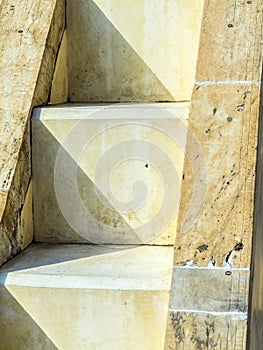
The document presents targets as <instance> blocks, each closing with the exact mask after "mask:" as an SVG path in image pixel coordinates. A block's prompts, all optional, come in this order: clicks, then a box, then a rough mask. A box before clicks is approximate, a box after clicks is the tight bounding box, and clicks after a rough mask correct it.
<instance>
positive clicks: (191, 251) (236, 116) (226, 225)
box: [166, 0, 263, 350]
mask: <svg viewBox="0 0 263 350" xmlns="http://www.w3.org/2000/svg"><path fill="white" fill-rule="evenodd" d="M262 13H263V5H262V2H261V1H245V2H244V1H240V0H238V1H234V0H233V1H232V0H231V1H216V0H210V1H208V0H207V1H205V4H204V15H203V22H202V30H201V37H200V48H199V58H198V64H197V74H196V82H195V85H194V90H193V94H192V100H191V108H190V116H189V129H190V130H191V132H192V133H194V134H195V135H196V137H197V139H198V140H199V142H200V145H201V148H202V151H203V155H204V157H205V159H206V164H203V166H206V167H207V172H208V179H207V180H208V184H207V193H205V192H203V188H204V186H203V184H202V182H204V181H205V180H206V179H201V181H200V183H194V179H193V175H192V172H191V166H190V165H189V163H188V162H187V161H186V162H185V168H184V180H183V184H182V198H181V205H180V212H179V222H178V231H177V237H176V244H175V253H174V265H175V267H174V278H175V279H174V283H173V288H175V285H176V290H177V291H178V290H181V291H182V293H181V294H180V293H174V292H173V290H172V293H171V300H170V313H169V321H168V330H167V337H166V349H183V348H184V349H215V348H218V349H219V348H220V349H221V348H224V349H231V350H232V349H245V348H246V333H247V315H248V289H249V276H250V264H251V243H252V232H253V213H254V193H255V165H256V155H257V145H258V123H259V116H260V113H259V102H260V84H261V71H262V68H261V66H262V21H263V18H262ZM190 148H191V143H190V139H189V142H188V144H187V147H186V149H187V150H188V152H189V150H190ZM198 162H199V160H198V157H196V159H194V160H193V162H192V164H191V165H192V166H193V164H195V163H196V164H197V163H198ZM259 169H260V168H259ZM193 186H194V188H195V190H196V191H197V192H196V193H197V198H198V201H199V202H198V203H197V202H196V203H195V205H200V202H201V203H202V206H203V208H202V211H201V213H200V214H199V216H197V217H196V221H195V222H194V224H193V225H192V226H191V227H190V228H189V229H188V230H187V231H186V232H184V228H185V227H186V224H187V222H185V214H186V212H187V209H188V207H189V205H190V203H191V200H192V199H191V197H192V189H193ZM258 206H260V202H259V201H258ZM258 230H259V227H258ZM259 242H260V241H259ZM258 249H259V251H258V254H261V255H262V252H260V248H258ZM200 271H201V272H202V273H201V272H200ZM215 274H216V276H217V278H216V280H214V281H212V280H211V276H214V275H215ZM176 276H177V277H176ZM178 276H180V279H179V280H178V279H176V278H178ZM197 277H198V278H199V279H198V280H197V281H196V278H197ZM227 277H228V278H229V283H230V284H229V285H226V282H225V279H226V278H227ZM258 277H260V276H259V274H258ZM188 279H190V281H191V283H190V285H189V286H188V288H186V289H188V290H191V293H190V295H189V298H188V299H186V301H185V302H184V303H183V302H181V299H180V298H182V297H183V296H184V295H185V293H187V290H186V289H185V281H186V280H187V281H188ZM258 283H260V284H261V283H262V278H261V279H260V280H259V281H258ZM222 289H223V290H224V293H223V294H222ZM261 290H262V288H261ZM261 295H262V294H261ZM200 296H201V297H202V300H203V303H201V304H200V302H199V299H200ZM211 305H214V307H213V309H211ZM258 305H262V302H261V303H259V304H258ZM261 344H262V343H261ZM252 348H253V349H259V347H255V346H254V347H252Z"/></svg>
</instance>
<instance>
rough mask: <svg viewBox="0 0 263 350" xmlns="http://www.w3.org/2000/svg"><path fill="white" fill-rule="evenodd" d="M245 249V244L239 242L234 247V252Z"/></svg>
mask: <svg viewBox="0 0 263 350" xmlns="http://www.w3.org/2000/svg"><path fill="white" fill-rule="evenodd" d="M243 248H244V244H243V243H242V242H239V243H237V244H236V245H235V246H234V248H233V250H235V251H236V252H239V251H240V250H242V249H243Z"/></svg>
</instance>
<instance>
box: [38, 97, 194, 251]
mask: <svg viewBox="0 0 263 350" xmlns="http://www.w3.org/2000/svg"><path fill="white" fill-rule="evenodd" d="M187 115H188V103H174V104H165V103H164V104H123V105H121V104H113V105H107V104H106V105H90V106H89V105H87V106H85V105H84V106H77V107H76V106H75V107H74V106H70V105H66V106H64V107H48V108H38V109H35V111H34V114H33V120H32V134H33V195H34V198H35V200H34V225H35V226H34V227H35V239H36V240H37V241H40V242H85V241H86V242H87V241H91V242H94V243H108V244H142V243H149V244H161V245H172V244H173V243H174V239H175V231H176V220H177V210H178V206H179V198H180V186H181V185H180V184H181V178H182V168H183V159H184V148H185V142H186V134H187ZM74 169H75V170H74ZM105 181H106V182H105ZM136 181H140V183H139V185H138V183H137V186H139V187H136ZM134 186H135V187H134ZM145 189H146V192H144V191H145ZM76 193H77V194H76Z"/></svg>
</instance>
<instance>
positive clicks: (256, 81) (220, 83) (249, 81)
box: [194, 80, 261, 86]
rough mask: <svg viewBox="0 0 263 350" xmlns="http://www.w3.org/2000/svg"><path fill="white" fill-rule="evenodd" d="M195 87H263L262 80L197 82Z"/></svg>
mask: <svg viewBox="0 0 263 350" xmlns="http://www.w3.org/2000/svg"><path fill="white" fill-rule="evenodd" d="M194 85H199V86H209V85H257V86H260V85H261V81H260V80H225V81H209V80H208V81H196V82H195V83H194Z"/></svg>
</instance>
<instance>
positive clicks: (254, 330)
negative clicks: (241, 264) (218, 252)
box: [248, 92, 263, 350]
mask: <svg viewBox="0 0 263 350" xmlns="http://www.w3.org/2000/svg"><path fill="white" fill-rule="evenodd" d="M262 102H263V96H262V92H261V105H260V115H261V118H260V123H259V145H258V147H259V148H258V155H257V168H256V194H255V211H254V221H255V223H254V230H253V232H254V237H253V252H252V256H253V259H252V266H251V279H250V285H251V286H250V295H249V300H250V303H249V323H248V348H249V349H250V350H257V349H260V348H261V347H262V343H263V327H262V324H263V254H262V247H263V230H262V227H263V205H262V198H263V192H262V191H263V168H262V162H263V125H262V115H263V114H262V113H263V111H262Z"/></svg>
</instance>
